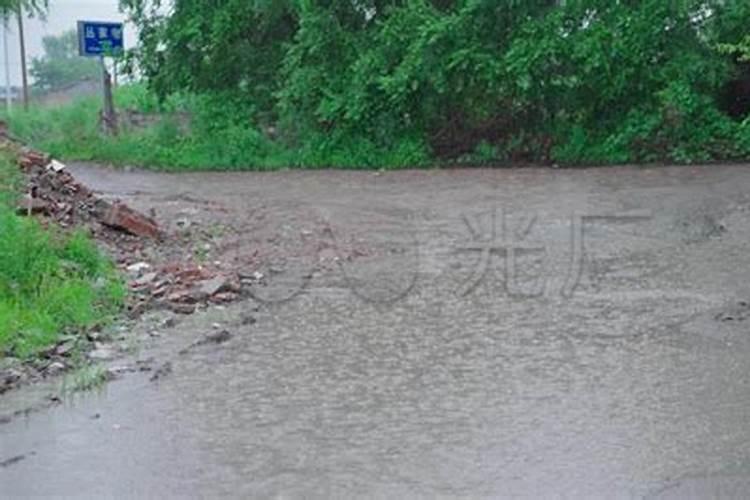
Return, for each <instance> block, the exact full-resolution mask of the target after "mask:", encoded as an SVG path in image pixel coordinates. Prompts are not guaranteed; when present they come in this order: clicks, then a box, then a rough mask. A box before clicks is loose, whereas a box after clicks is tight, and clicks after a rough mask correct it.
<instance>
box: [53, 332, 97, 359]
mask: <svg viewBox="0 0 750 500" xmlns="http://www.w3.org/2000/svg"><path fill="white" fill-rule="evenodd" d="M92 333H95V332H92ZM74 347H75V342H65V343H62V344H59V345H58V346H57V347H56V348H55V354H56V355H58V356H67V355H68V354H69V353H70V351H72V350H73V348H74Z"/></svg>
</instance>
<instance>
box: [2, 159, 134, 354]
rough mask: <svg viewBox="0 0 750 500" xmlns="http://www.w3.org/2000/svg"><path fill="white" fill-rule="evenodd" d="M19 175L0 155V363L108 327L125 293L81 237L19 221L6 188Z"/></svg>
mask: <svg viewBox="0 0 750 500" xmlns="http://www.w3.org/2000/svg"><path fill="white" fill-rule="evenodd" d="M16 170H17V167H16V166H15V165H14V163H13V162H12V161H10V160H9V158H8V157H7V156H4V155H0V180H5V182H6V184H5V187H4V188H0V194H2V196H0V198H1V200H0V357H2V356H5V355H10V356H14V357H20V358H27V357H30V356H33V355H34V354H36V353H38V352H40V351H41V350H43V349H45V348H46V347H48V346H49V345H51V344H54V343H55V342H56V341H57V340H58V339H59V338H60V336H61V335H63V334H66V333H75V332H80V331H82V330H85V329H87V328H91V327H93V326H95V325H99V324H102V323H103V322H106V321H107V320H108V319H109V318H111V316H112V315H113V314H115V313H116V311H117V310H118V309H119V308H120V307H121V305H122V303H123V300H124V296H125V288H124V285H123V284H122V282H121V281H120V279H119V278H118V277H117V274H116V271H115V269H114V266H113V265H112V264H111V262H110V261H109V260H107V259H106V258H105V257H104V256H103V255H102V254H101V253H100V252H99V250H98V249H97V248H96V246H95V245H94V243H93V242H92V241H91V240H90V239H89V238H88V237H87V235H85V234H84V233H83V232H80V231H79V232H75V233H73V234H65V233H63V232H62V231H60V230H56V229H54V228H44V227H42V226H41V225H40V224H39V223H38V222H37V221H36V220H34V219H29V218H25V217H20V216H18V215H16V213H15V208H14V203H13V201H14V198H15V196H14V193H13V191H12V190H11V189H10V188H9V187H8V180H9V179H17V175H16V174H15V172H16ZM14 182H16V181H14ZM11 184H12V183H11Z"/></svg>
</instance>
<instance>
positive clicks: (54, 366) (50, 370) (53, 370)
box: [44, 361, 68, 375]
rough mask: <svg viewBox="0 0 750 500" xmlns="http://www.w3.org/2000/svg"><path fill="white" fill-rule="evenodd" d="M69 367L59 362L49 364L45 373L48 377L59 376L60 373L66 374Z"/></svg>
mask: <svg viewBox="0 0 750 500" xmlns="http://www.w3.org/2000/svg"><path fill="white" fill-rule="evenodd" d="M67 368H68V367H67V366H65V364H64V363H61V362H59V361H53V362H52V363H50V364H49V366H48V367H47V368H46V369H45V370H44V373H45V374H46V375H59V374H60V373H62V372H64V371H65V370H66V369H67Z"/></svg>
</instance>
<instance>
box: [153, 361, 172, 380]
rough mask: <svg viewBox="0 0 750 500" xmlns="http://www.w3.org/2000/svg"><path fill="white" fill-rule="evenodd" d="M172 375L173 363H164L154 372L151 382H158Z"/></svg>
mask: <svg viewBox="0 0 750 500" xmlns="http://www.w3.org/2000/svg"><path fill="white" fill-rule="evenodd" d="M170 373H172V363H171V362H169V361H167V362H165V363H163V364H162V365H161V366H159V368H157V369H156V370H154V373H153V374H152V375H151V377H150V378H149V380H150V381H151V382H156V381H157V380H159V379H162V378H164V377H165V376H167V375H169V374H170Z"/></svg>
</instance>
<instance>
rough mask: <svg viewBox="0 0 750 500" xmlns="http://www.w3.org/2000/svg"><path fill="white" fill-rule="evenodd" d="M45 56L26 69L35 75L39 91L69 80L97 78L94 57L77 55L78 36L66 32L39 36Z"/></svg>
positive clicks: (54, 87) (38, 58)
mask: <svg viewBox="0 0 750 500" xmlns="http://www.w3.org/2000/svg"><path fill="white" fill-rule="evenodd" d="M42 46H43V48H44V55H43V56H42V57H35V58H34V59H32V61H31V68H30V70H29V72H30V73H31V76H32V77H33V78H34V84H33V87H34V88H36V89H39V90H42V91H50V90H56V89H60V88H64V87H67V86H69V85H70V84H72V83H75V82H78V81H81V80H88V79H95V78H98V77H99V74H100V71H101V70H100V69H99V64H98V62H97V61H96V60H93V59H90V58H85V57H81V56H79V55H78V36H77V34H76V32H75V31H73V30H70V31H66V32H64V33H63V34H61V35H58V36H52V35H50V36H45V37H44V38H42Z"/></svg>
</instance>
